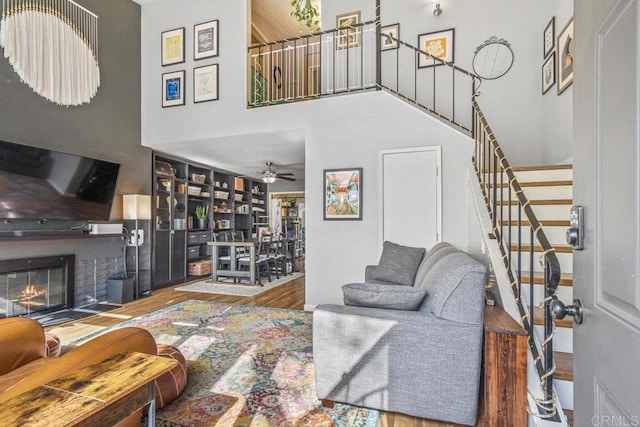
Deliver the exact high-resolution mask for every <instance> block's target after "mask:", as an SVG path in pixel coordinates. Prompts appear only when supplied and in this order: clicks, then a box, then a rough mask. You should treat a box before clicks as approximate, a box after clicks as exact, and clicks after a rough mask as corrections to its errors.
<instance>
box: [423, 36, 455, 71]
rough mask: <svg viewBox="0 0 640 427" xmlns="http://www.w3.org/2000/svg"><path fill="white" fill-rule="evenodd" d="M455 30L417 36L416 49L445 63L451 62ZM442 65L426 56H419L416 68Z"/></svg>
mask: <svg viewBox="0 0 640 427" xmlns="http://www.w3.org/2000/svg"><path fill="white" fill-rule="evenodd" d="M454 35H455V30H454V29H453V28H449V29H448V30H442V31H434V32H431V33H425V34H419V35H418V49H420V50H422V51H424V52H427V53H428V54H430V55H432V56H433V57H435V58H439V59H441V60H443V61H445V62H453V44H454ZM438 65H442V62H440V61H438V60H436V59H433V58H431V57H429V56H427V55H420V59H419V60H418V68H427V67H434V66H438Z"/></svg>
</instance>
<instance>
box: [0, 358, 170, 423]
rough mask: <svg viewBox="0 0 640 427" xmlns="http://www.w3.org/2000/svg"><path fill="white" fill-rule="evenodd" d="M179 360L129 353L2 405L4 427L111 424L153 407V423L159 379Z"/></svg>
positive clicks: (150, 416) (78, 371) (65, 377)
mask: <svg viewBox="0 0 640 427" xmlns="http://www.w3.org/2000/svg"><path fill="white" fill-rule="evenodd" d="M176 364H177V362H176V361H175V360H173V359H169V358H166V357H161V356H153V355H149V354H143V353H136V352H125V353H122V354H119V355H118V356H115V357H112V358H110V359H107V360H105V361H103V362H100V363H97V364H95V365H91V366H87V367H86V368H83V369H80V370H77V371H75V372H72V373H70V374H69V375H66V376H64V377H61V378H58V379H56V380H53V381H51V382H49V383H47V384H45V385H43V386H40V387H38V388H35V389H33V390H30V391H28V392H25V393H23V394H21V395H19V396H16V397H14V398H13V399H10V400H8V401H6V402H4V403H3V404H2V405H1V407H0V420H2V425H3V426H16V427H17V426H24V425H29V426H43V427H55V426H112V425H114V424H116V423H117V422H119V421H121V420H122V419H124V418H126V417H127V416H129V415H131V414H132V413H134V412H135V411H137V410H138V409H141V408H143V407H144V406H145V405H147V404H149V403H150V406H149V426H150V427H153V426H154V425H155V396H156V385H155V379H156V378H158V377H159V376H160V375H162V374H164V373H165V372H167V371H169V370H170V369H172V368H173V367H174V366H175V365H176Z"/></svg>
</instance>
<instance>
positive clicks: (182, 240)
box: [171, 230, 187, 282]
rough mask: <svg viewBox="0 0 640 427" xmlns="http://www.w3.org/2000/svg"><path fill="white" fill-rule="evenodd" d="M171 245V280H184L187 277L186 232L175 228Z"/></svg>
mask: <svg viewBox="0 0 640 427" xmlns="http://www.w3.org/2000/svg"><path fill="white" fill-rule="evenodd" d="M172 243H173V244H172V247H171V249H172V250H171V281H172V282H176V281H179V280H184V279H186V277H187V232H186V231H184V230H175V231H174V233H173V242H172Z"/></svg>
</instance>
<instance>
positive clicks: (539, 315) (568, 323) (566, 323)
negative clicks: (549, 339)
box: [533, 306, 573, 329]
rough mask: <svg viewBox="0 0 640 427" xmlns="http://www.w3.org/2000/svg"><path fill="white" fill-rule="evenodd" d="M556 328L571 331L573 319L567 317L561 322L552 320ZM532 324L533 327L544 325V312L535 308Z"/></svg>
mask: <svg viewBox="0 0 640 427" xmlns="http://www.w3.org/2000/svg"><path fill="white" fill-rule="evenodd" d="M554 323H555V324H556V327H558V328H572V329H573V319H572V318H571V317H569V316H567V317H565V318H564V319H562V320H554ZM533 324H534V325H540V326H541V325H544V311H543V310H542V309H541V308H540V307H537V306H536V307H535V308H534V309H533Z"/></svg>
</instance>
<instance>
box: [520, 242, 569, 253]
mask: <svg viewBox="0 0 640 427" xmlns="http://www.w3.org/2000/svg"><path fill="white" fill-rule="evenodd" d="M552 246H553V248H554V249H555V252H556V253H561V254H571V253H573V248H572V247H571V246H569V245H552ZM521 249H522V252H529V251H531V245H529V244H523V245H522V246H521ZM511 250H512V251H516V250H518V245H517V244H512V245H511ZM533 251H534V252H543V249H542V246H540V245H534V246H533Z"/></svg>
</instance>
